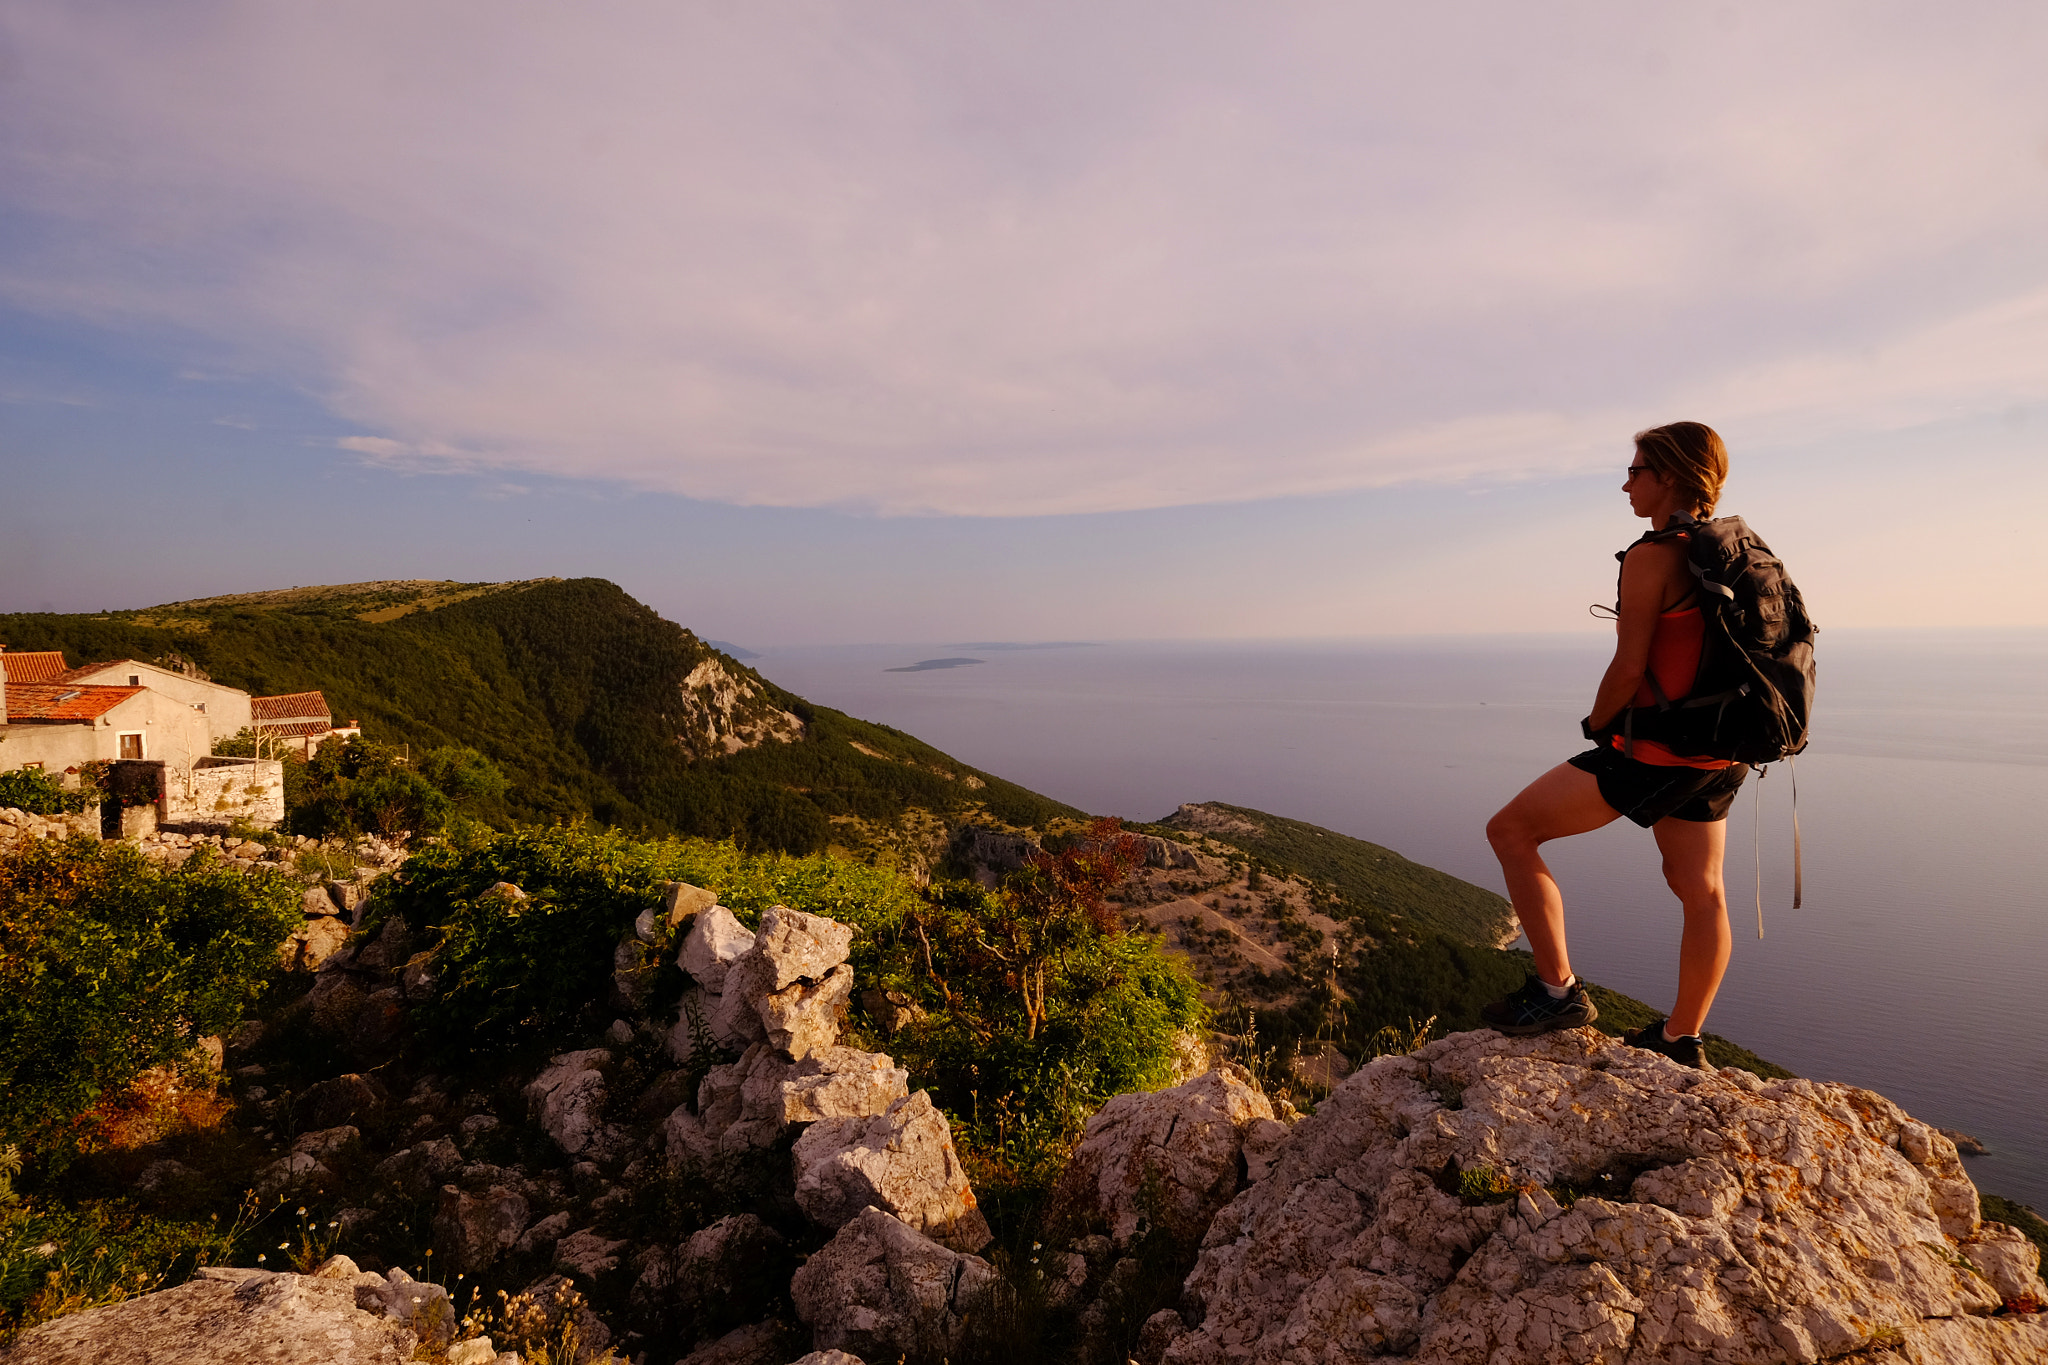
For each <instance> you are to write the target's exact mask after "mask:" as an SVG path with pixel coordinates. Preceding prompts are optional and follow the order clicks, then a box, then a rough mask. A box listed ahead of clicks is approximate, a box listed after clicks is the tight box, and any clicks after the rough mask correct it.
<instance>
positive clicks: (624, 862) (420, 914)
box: [372, 827, 1203, 1213]
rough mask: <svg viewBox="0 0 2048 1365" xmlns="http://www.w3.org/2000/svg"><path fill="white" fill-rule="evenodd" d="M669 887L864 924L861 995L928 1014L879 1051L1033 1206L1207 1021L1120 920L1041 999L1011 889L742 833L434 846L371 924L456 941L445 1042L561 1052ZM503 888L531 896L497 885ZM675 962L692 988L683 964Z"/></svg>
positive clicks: (736, 905) (427, 1008)
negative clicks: (745, 841)
mask: <svg viewBox="0 0 2048 1365" xmlns="http://www.w3.org/2000/svg"><path fill="white" fill-rule="evenodd" d="M670 880H675V881H686V882H690V883H693V884H695V885H698V886H703V887H707V888H709V889H711V890H713V891H715V892H717V893H718V896H719V900H720V902H721V903H722V904H724V905H725V906H726V907H727V908H728V909H730V910H732V911H733V912H734V914H736V915H737V916H739V918H740V919H741V920H742V921H744V922H746V923H748V924H757V923H759V920H760V916H761V914H762V912H764V911H766V910H767V909H769V908H770V907H771V906H775V905H787V906H789V907H791V908H792V909H796V910H802V911H805V912H807V913H810V914H815V915H824V916H828V917H830V918H832V919H835V920H839V921H840V922H842V923H845V924H850V925H852V926H854V928H855V929H856V930H857V931H858V932H857V933H856V934H855V936H854V941H853V950H852V955H851V962H852V965H853V969H854V973H855V982H856V985H857V987H858V988H859V989H860V990H863V991H865V990H868V989H870V988H876V987H879V988H883V989H888V990H895V991H899V992H902V993H903V994H906V995H908V996H909V997H910V998H911V999H913V1000H914V1001H916V1002H917V1004H918V1005H919V1006H921V1007H922V1008H923V1009H924V1010H925V1011H926V1017H925V1018H924V1019H923V1020H922V1021H921V1022H919V1023H915V1024H913V1025H911V1026H909V1027H908V1028H906V1029H904V1030H903V1031H902V1032H899V1033H897V1034H896V1035H895V1036H894V1037H893V1038H891V1039H888V1040H886V1042H882V1043H881V1046H883V1047H884V1048H885V1049H886V1050H887V1051H888V1052H890V1053H891V1055H893V1056H894V1057H895V1058H896V1060H897V1062H898V1063H899V1064H900V1065H902V1066H904V1067H906V1068H908V1069H909V1071H910V1073H911V1076H912V1078H913V1081H912V1083H913V1084H914V1085H918V1086H925V1087H928V1088H930V1089H931V1091H932V1092H933V1097H934V1099H935V1100H936V1101H937V1102H938V1103H939V1105H940V1106H941V1107H942V1108H944V1109H945V1110H946V1111H947V1112H948V1113H949V1114H950V1115H952V1116H953V1119H954V1122H955V1125H956V1131H957V1132H958V1133H959V1135H960V1138H961V1141H962V1145H963V1147H965V1148H967V1149H968V1150H969V1151H970V1153H976V1152H978V1153H979V1154H980V1156H981V1157H982V1159H983V1165H982V1167H981V1168H980V1173H981V1174H982V1175H989V1174H993V1175H994V1177H995V1178H996V1180H997V1181H998V1183H999V1184H1000V1183H1003V1182H1009V1183H1010V1184H1013V1185H1014V1186H1016V1188H1017V1190H1018V1192H1019V1197H1020V1198H1028V1197H1029V1196H1031V1195H1033V1194H1035V1193H1036V1192H1040V1191H1042V1189H1043V1187H1044V1184H1045V1183H1046V1181H1047V1180H1048V1179H1049V1178H1050V1175H1049V1173H1050V1171H1051V1170H1052V1169H1053V1168H1054V1166H1055V1164H1056V1161H1057V1159H1058V1158H1060V1157H1063V1156H1064V1154H1065V1152H1066V1150H1067V1147H1068V1145H1069V1144H1071V1142H1072V1140H1073V1138H1074V1137H1075V1136H1076V1135H1077V1134H1078V1133H1079V1131H1080V1127H1081V1124H1082V1122H1083V1121H1084V1120H1085V1119H1086V1118H1087V1116H1088V1115H1089V1114H1092V1113H1093V1112H1095V1110H1096V1109H1098V1108H1100V1107H1101V1105H1102V1103H1103V1101H1105V1100H1106V1099H1108V1098H1109V1097H1110V1096H1111V1095H1115V1094H1118V1093H1121V1092H1123V1091H1127V1090H1143V1089H1150V1088H1154V1087H1157V1086H1159V1085H1161V1084H1164V1083H1165V1082H1166V1081H1167V1080H1169V1079H1170V1077H1171V1073H1172V1067H1173V1058H1174V1048H1175V1037H1176V1035H1177V1034H1178V1033H1180V1032H1181V1031H1183V1030H1188V1029H1193V1028H1196V1027H1198V1026H1199V1025H1200V1024H1201V1022H1202V1019H1203V1011H1202V1006H1201V999H1200V988H1199V987H1198V986H1197V985H1196V983H1195V982H1194V980H1193V979H1192V978H1191V977H1189V976H1188V974H1187V972H1186V971H1185V970H1184V969H1183V968H1182V967H1180V966H1179V965H1178V964H1177V963H1175V962H1174V961H1172V960H1170V959H1169V958H1167V957H1166V956H1165V955H1164V954H1163V953H1162V952H1161V951H1160V950H1159V948H1158V947H1157V945H1156V944H1155V943H1154V942H1153V941H1152V940H1151V939H1150V938H1147V937H1144V936H1139V935H1125V934H1123V933H1121V932H1120V931H1118V930H1117V929H1116V928H1115V926H1114V921H1113V917H1110V918H1106V919H1105V920H1103V921H1097V920H1096V919H1094V918H1092V917H1090V916H1087V915H1081V916H1078V917H1075V918H1074V921H1073V922H1071V923H1068V924H1067V925H1066V926H1065V928H1064V929H1063V930H1062V932H1061V934H1060V935H1059V936H1057V939H1056V941H1054V942H1053V944H1052V951H1050V952H1049V953H1048V954H1047V955H1046V957H1045V958H1044V960H1043V963H1042V964H1041V965H1042V966H1043V969H1044V977H1043V986H1042V996H1040V995H1039V994H1038V993H1037V992H1034V993H1033V994H1032V996H1031V998H1030V1000H1029V1002H1027V997H1026V993H1025V992H1024V991H1022V990H1021V989H1020V982H1019V980H1018V972H1017V966H1016V964H1014V963H1012V962H1008V961H1005V960H1004V958H1003V956H1001V955H999V954H994V953H991V952H990V951H988V947H987V945H988V944H990V943H992V942H996V941H997V940H998V938H999V936H1002V935H1003V934H1004V933H1005V930H1006V927H1007V926H1009V925H1011V924H1012V923H1013V922H1014V920H1015V918H1016V915H1017V913H1018V908H1017V903H1016V901H1015V900H1014V899H1013V898H1012V897H1011V896H1010V895H1007V894H1006V893H1004V892H997V891H989V890H985V889H983V888H981V887H977V886H975V885H973V884H971V883H962V882H942V883H938V884H936V885H935V886H933V887H932V888H930V889H929V890H924V889H921V888H919V887H918V886H917V885H916V884H915V883H914V882H912V881H911V880H910V879H909V878H907V877H905V876H903V875H901V874H899V873H897V872H894V871H891V870H888V869H885V868H875V867H868V866H865V865H863V864H859V863H854V862H849V861H846V860H843V859H837V858H829V857H820V856H812V857H794V856H790V855H786V854H774V853H766V854H762V853H748V852H745V851H744V850H742V849H740V848H739V847H737V846H736V845H734V844H732V843H729V842H710V841H705V840H665V841H660V842H638V841H634V840H631V839H627V838H625V837H624V836H622V835H619V834H617V833H615V832H605V831H598V830H592V829H588V828H577V827H557V828H554V829H545V830H538V829H523V830H517V831H513V832H509V833H492V832H489V831H482V832H480V833H479V834H478V836H477V837H476V838H475V839H474V840H472V841H470V842H466V843H464V842H455V841H451V842H449V843H446V844H441V845H436V846H433V847H429V848H425V849H422V850H421V851H420V852H418V853H416V854H415V855H414V856H413V857H412V858H411V860H410V861H408V862H407V863H406V865H405V868H404V870H403V871H402V872H401V873H400V874H399V875H398V877H397V878H396V879H395V880H394V885H393V887H392V889H391V890H390V891H389V892H387V893H386V894H385V895H384V896H383V897H382V898H381V899H380V900H379V902H378V909H377V910H376V911H375V912H373V916H372V925H373V926H374V923H375V921H376V919H377V918H379V917H381V916H383V915H388V914H394V913H395V914H400V915H403V916H404V917H405V919H406V922H407V924H408V925H410V926H412V927H413V928H414V929H416V930H419V929H424V930H426V931H427V932H428V933H429V934H430V935H434V936H437V937H438V940H439V942H438V946H437V948H436V949H435V952H436V958H437V961H436V966H437V969H438V971H439V979H440V983H441V984H440V987H439V992H438V994H437V995H436V996H435V997H434V998H433V999H431V1000H429V1001H426V1002H423V1003H422V1004H421V1005H420V1006H418V1007H417V1015H418V1018H419V1021H420V1023H421V1025H422V1027H421V1029H420V1032H419V1036H420V1037H422V1038H425V1039H430V1040H434V1042H433V1043H432V1046H435V1047H437V1048H439V1049H442V1050H445V1051H449V1052H452V1053H457V1054H460V1053H472V1054H473V1053H477V1052H486V1051H507V1050H513V1049H518V1050H522V1051H527V1050H530V1051H540V1050H559V1049H561V1048H564V1047H569V1046H574V1045H576V1044H577V1043H578V1042H579V1041H582V1040H583V1039H584V1038H586V1037H587V1035H588V1032H589V1030H591V1029H592V1028H593V1027H594V1026H596V1025H597V1024H600V1023H602V1022H603V1020H604V1019H605V1018H608V1017H609V1016H608V1015H602V1014H598V1013H592V1012H591V1011H590V1007H591V1006H592V1005H593V1004H594V1003H595V1004H599V1005H601V1004H602V1002H603V1001H604V1000H605V998H606V995H607V992H608V988H609V981H610V977H611V971H612V953H613V949H614V947H615V946H616V945H617V943H618V942H619V940H620V939H622V938H624V937H626V936H627V935H629V934H631V933H632V932H633V921H634V919H635V918H636V917H637V916H638V915H639V914H640V912H641V911H642V910H644V909H646V908H647V907H649V906H651V905H654V904H656V903H657V901H658V899H659V897H660V894H661V891H660V888H661V884H662V883H663V882H665V881H670ZM498 882H511V883H513V884H514V885H516V886H518V887H519V888H520V889H521V890H523V891H524V892H525V893H526V896H527V899H525V900H515V899H511V898H508V897H503V896H492V895H487V894H485V893H486V892H488V891H489V889H490V888H491V887H492V886H493V885H494V884H495V883H498ZM1003 941H1005V942H1008V941H1011V940H1009V939H1004V940H1003ZM663 972H664V974H665V976H666V978H667V988H668V989H669V990H672V991H673V990H680V989H681V987H682V984H683V983H682V975H681V973H680V972H679V971H677V970H676V969H675V968H674V967H672V966H668V967H664V968H663ZM670 998H671V999H672V998H673V997H672V996H671V997H670ZM1034 1014H1036V1016H1037V1023H1036V1029H1035V1032H1034V1028H1033V1015H1034ZM977 1188H980V1186H979V1184H978V1185H977ZM1000 1197H1001V1196H1000V1192H998V1199H999V1200H1000ZM992 1212H997V1213H1000V1209H998V1210H993V1211H992Z"/></svg>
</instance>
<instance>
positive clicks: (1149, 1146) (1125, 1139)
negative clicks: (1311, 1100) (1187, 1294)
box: [1053, 1065, 1286, 1252]
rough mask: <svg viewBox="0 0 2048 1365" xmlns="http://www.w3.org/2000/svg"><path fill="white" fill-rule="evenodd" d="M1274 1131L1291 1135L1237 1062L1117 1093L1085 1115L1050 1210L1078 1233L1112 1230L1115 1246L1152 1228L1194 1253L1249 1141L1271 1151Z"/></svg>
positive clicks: (1235, 1181) (1242, 1165) (1234, 1187)
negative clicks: (1166, 1084) (1176, 1081)
mask: <svg viewBox="0 0 2048 1365" xmlns="http://www.w3.org/2000/svg"><path fill="white" fill-rule="evenodd" d="M1260 1125H1272V1128H1262V1127H1261V1126H1260ZM1274 1129H1278V1130H1279V1132H1280V1133H1284V1132H1285V1131H1286V1130H1285V1129H1284V1127H1282V1126H1281V1125H1279V1124H1278V1123H1277V1122H1276V1121H1275V1120H1274V1117H1273V1106H1272V1105H1271V1104H1270V1103H1268V1102H1267V1100H1266V1097H1265V1096H1264V1095H1262V1094H1260V1093H1259V1091H1258V1089H1257V1088H1256V1087H1255V1086H1254V1085H1253V1084H1252V1083H1251V1077H1250V1076H1249V1075H1248V1074H1247V1073H1245V1072H1244V1071H1243V1070H1242V1069H1241V1068H1238V1067H1235V1066H1230V1065H1224V1066H1221V1067H1218V1068H1217V1069H1215V1070H1214V1071H1210V1072H1208V1073H1206V1074H1205V1075H1201V1076H1197V1077H1196V1078H1195V1079H1194V1080H1191V1081H1188V1082H1186V1083H1184V1084H1181V1085H1177V1086H1175V1087H1173V1088H1172V1089H1171V1090H1158V1091H1154V1092H1152V1093H1150V1094H1144V1093H1138V1094H1130V1095H1118V1096H1117V1097H1116V1098H1114V1099H1112V1100H1111V1101H1110V1102H1109V1103H1108V1104H1105V1105H1104V1106H1103V1107H1102V1109H1101V1111H1100V1112H1099V1113H1097V1114H1096V1115H1095V1116H1094V1117H1093V1118H1091V1119H1089V1120H1088V1124H1087V1127H1086V1128H1085V1129H1083V1131H1082V1137H1081V1142H1080V1145H1079V1146H1077V1147H1076V1148H1075V1149H1074V1155H1073V1157H1072V1158H1071V1159H1070V1160H1069V1161H1068V1163H1067V1169H1066V1170H1065V1172H1063V1173H1062V1174H1061V1176H1060V1179H1059V1183H1058V1184H1057V1186H1056V1187H1055V1190H1054V1193H1053V1206H1054V1207H1056V1208H1059V1209H1062V1210H1063V1211H1065V1212H1066V1213H1067V1214H1068V1215H1069V1216H1070V1217H1072V1218H1074V1219H1076V1220H1077V1221H1078V1223H1079V1224H1080V1225H1081V1227H1080V1229H1079V1230H1085V1231H1091V1232H1092V1231H1100V1232H1103V1233H1105V1234H1107V1235H1108V1237H1109V1238H1110V1241H1111V1243H1112V1245H1113V1246H1114V1247H1115V1249H1116V1250H1117V1251H1119V1252H1121V1251H1126V1250H1128V1249H1129V1248H1130V1247H1131V1246H1132V1244H1133V1243H1135V1242H1136V1241H1137V1240H1138V1239H1139V1238H1140V1236H1142V1235H1143V1234H1144V1233H1146V1232H1149V1231H1151V1230H1153V1229H1155V1228H1157V1229H1160V1230H1162V1231H1164V1232H1165V1233H1166V1234H1167V1235H1168V1236H1170V1237H1172V1238H1174V1239H1175V1240H1176V1241H1178V1242H1182V1243H1185V1244H1186V1245H1187V1246H1188V1247H1189V1248H1190V1249H1192V1248H1193V1246H1194V1245H1195V1244H1196V1243H1197V1242H1199V1241H1200V1240H1201V1237H1202V1233H1203V1232H1204V1230H1206V1229H1207V1228H1208V1226H1209V1220H1210V1219H1211V1218H1212V1217H1214V1216H1215V1213H1216V1210H1218V1209H1220V1208H1222V1207H1223V1205H1224V1204H1226V1203H1228V1202H1229V1201H1230V1199H1231V1198H1232V1197H1234V1196H1235V1195H1236V1194H1237V1191H1238V1186H1239V1180H1240V1175H1241V1173H1248V1171H1247V1168H1248V1166H1249V1160H1248V1159H1247V1157H1246V1155H1245V1147H1246V1143H1247V1140H1248V1139H1251V1140H1253V1143H1254V1146H1255V1147H1257V1145H1258V1144H1260V1143H1263V1144H1265V1146H1266V1149H1267V1153H1268V1154H1269V1153H1270V1149H1271V1147H1272V1145H1273V1144H1274V1142H1275V1139H1276V1137H1277V1134H1276V1133H1275V1132H1274V1131H1273V1130H1274ZM1265 1164H1270V1162H1269V1161H1268V1162H1267V1163H1265Z"/></svg>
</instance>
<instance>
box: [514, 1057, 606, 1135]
mask: <svg viewBox="0 0 2048 1365" xmlns="http://www.w3.org/2000/svg"><path fill="white" fill-rule="evenodd" d="M611 1063H612V1054H611V1053H610V1052H608V1051H607V1050H605V1049H604V1048H601V1047H594V1048H586V1049H584V1050H583V1051H581V1052H564V1053H562V1054H560V1055H559V1056H557V1057H555V1058H553V1059H551V1060H550V1061H549V1063H548V1066H547V1069H546V1070H545V1071H543V1072H541V1074H540V1075H539V1076H537V1077H535V1078H534V1080H533V1081H532V1082H531V1083H529V1084H528V1085H527V1087H526V1091H525V1095H526V1105H527V1110H528V1112H529V1113H530V1114H531V1115H532V1117H533V1120H534V1121H535V1122H536V1123H538V1124H539V1125H540V1126H541V1130H542V1131H543V1132H545V1133H546V1134H547V1135H548V1136H549V1137H551V1138H553V1139H554V1140H555V1145H556V1146H557V1147H560V1148H561V1149H562V1151H563V1152H564V1153H566V1154H567V1155H569V1156H572V1157H573V1156H585V1155H589V1156H592V1157H595V1158H598V1159H602V1157H603V1156H604V1155H605V1153H604V1152H603V1151H601V1150H599V1149H603V1148H607V1147H608V1146H610V1145H611V1138H612V1135H611V1134H609V1133H607V1132H606V1127H607V1125H606V1124H605V1122H604V1117H603V1116H604V1104H605V1098H606V1095H605V1079H604V1071H605V1068H608V1067H609V1066H610V1065H611Z"/></svg>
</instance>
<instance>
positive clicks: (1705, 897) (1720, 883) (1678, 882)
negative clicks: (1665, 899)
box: [1664, 862, 1728, 905]
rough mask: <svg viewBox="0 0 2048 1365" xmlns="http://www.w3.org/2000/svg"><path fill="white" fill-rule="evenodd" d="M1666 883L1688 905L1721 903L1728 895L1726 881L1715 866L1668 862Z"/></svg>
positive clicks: (1666, 865)
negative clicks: (1695, 865)
mask: <svg viewBox="0 0 2048 1365" xmlns="http://www.w3.org/2000/svg"><path fill="white" fill-rule="evenodd" d="M1664 884H1665V885H1666V886H1668V887H1670V888H1671V894H1672V895H1674V896H1676V897H1678V899H1679V900H1681V901H1683V902H1684V903H1685V904H1687V905H1719V904H1721V903H1722V902H1723V901H1725V900H1726V899H1727V895H1728V888H1727V884H1726V882H1725V881H1724V880H1723V879H1722V877H1721V874H1720V873H1719V872H1718V871H1717V870H1715V869H1713V868H1707V867H1679V866H1674V865H1673V864H1671V863H1670V862H1666V863H1665V864H1664Z"/></svg>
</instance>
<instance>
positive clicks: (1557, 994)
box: [1536, 972, 1579, 1000]
mask: <svg viewBox="0 0 2048 1365" xmlns="http://www.w3.org/2000/svg"><path fill="white" fill-rule="evenodd" d="M1536 979H1537V980H1538V981H1543V978H1542V977H1540V976H1539V977H1537V978H1536ZM1578 984H1579V976H1578V973H1577V972H1574V973H1572V974H1571V975H1570V976H1568V977H1566V978H1565V979H1564V984H1563V985H1562V986H1553V985H1551V984H1550V983H1549V982H1548V981H1543V989H1544V990H1546V991H1549V992H1550V998H1551V999H1552V1000H1562V999H1564V998H1565V997H1566V996H1567V995H1570V994H1571V993H1572V987H1574V986H1576V985H1578Z"/></svg>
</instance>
